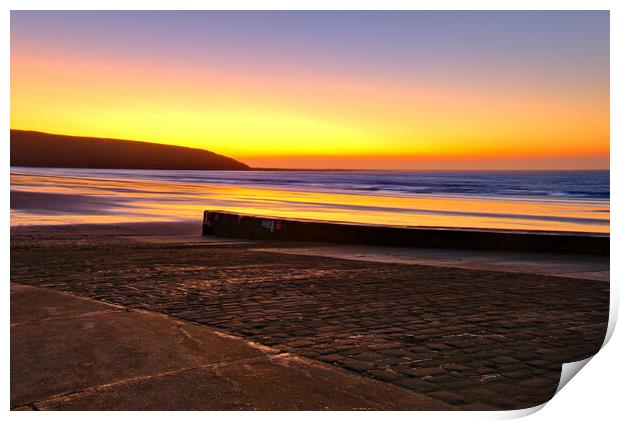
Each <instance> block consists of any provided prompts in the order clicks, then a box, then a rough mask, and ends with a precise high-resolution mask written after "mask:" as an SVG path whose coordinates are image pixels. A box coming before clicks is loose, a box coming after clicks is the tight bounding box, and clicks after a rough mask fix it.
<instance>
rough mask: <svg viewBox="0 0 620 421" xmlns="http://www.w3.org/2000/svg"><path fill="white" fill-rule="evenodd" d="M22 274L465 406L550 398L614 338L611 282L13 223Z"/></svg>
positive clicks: (14, 268)
mask: <svg viewBox="0 0 620 421" xmlns="http://www.w3.org/2000/svg"><path fill="white" fill-rule="evenodd" d="M11 242H12V244H11V280H12V281H13V282H18V283H22V284H29V285H36V286H40V287H48V288H53V289H59V290H63V291H68V292H71V293H74V294H77V295H82V296H86V297H91V298H95V299H98V300H102V301H105V302H109V303H114V304H119V305H123V306H128V307H132V308H145V309H148V310H151V311H156V312H161V313H165V314H169V315H173V316H175V317H177V318H179V319H183V320H188V321H192V322H196V323H200V324H205V325H209V326H213V327H217V328H219V329H221V330H226V331H228V332H231V333H234V334H238V335H242V336H245V337H247V338H251V339H252V340H255V341H257V342H259V343H262V344H265V345H269V346H272V347H275V348H278V349H281V350H283V351H288V352H292V353H295V354H298V355H301V356H305V357H309V358H315V359H317V360H320V361H323V362H328V363H330V364H334V365H336V366H340V367H344V368H346V369H348V370H351V371H353V372H357V373H359V374H361V375H364V376H370V377H373V378H376V379H379V380H382V381H385V382H390V383H393V384H396V385H399V386H402V387H405V388H408V389H412V390H414V391H416V392H420V393H424V394H428V395H429V396H432V397H434V398H437V399H440V400H442V401H444V402H447V403H450V404H453V405H457V406H459V407H461V408H463V409H478V408H489V409H493V408H497V409H517V408H525V407H531V406H534V405H538V404H540V403H543V402H545V401H547V400H549V399H550V398H551V397H552V396H553V393H554V392H555V389H556V387H557V384H558V381H559V378H560V372H561V364H562V363H564V362H569V361H576V360H580V359H583V358H586V357H588V356H590V355H592V354H594V353H595V352H597V351H598V349H599V348H600V346H601V344H602V342H603V339H604V337H605V332H606V329H607V318H608V300H609V284H608V283H604V282H600V281H589V280H581V279H569V278H559V277H546V276H536V275H525V274H517V273H503V272H490V271H476V270H469V269H456V268H445V267H431V266H419V265H405V264H383V263H367V262H358V261H350V260H341V259H329V258H324V257H314V256H295V255H283V254H276V253H268V252H256V251H250V250H247V249H246V247H245V246H240V245H232V246H217V247H216V246H180V245H161V244H160V245H154V244H138V243H133V242H130V241H128V240H119V239H118V238H115V237H110V238H109V239H100V240H99V241H98V242H88V241H84V239H83V238H80V237H79V236H75V237H71V236H68V235H66V236H63V237H58V238H51V239H48V240H45V241H42V240H41V239H39V240H36V238H35V239H33V238H32V237H30V236H27V235H19V234H14V235H12V239H11Z"/></svg>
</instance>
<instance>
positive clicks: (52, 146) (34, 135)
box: [11, 130, 250, 170]
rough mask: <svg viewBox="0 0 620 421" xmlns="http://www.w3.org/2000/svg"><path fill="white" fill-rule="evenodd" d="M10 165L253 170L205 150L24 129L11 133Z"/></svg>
mask: <svg viewBox="0 0 620 421" xmlns="http://www.w3.org/2000/svg"><path fill="white" fill-rule="evenodd" d="M11 165H12V166H22V167H64V168H118V169H121V168H123V169H152V170H247V169H250V167H248V166H247V165H246V164H244V163H242V162H239V161H235V160H234V159H232V158H228V157H226V156H222V155H218V154H216V153H213V152H209V151H206V150H203V149H194V148H184V147H181V146H170V145H160V144H157V143H149V142H138V141H131V140H118V139H101V138H95V137H81V136H64V135H56V134H48V133H41V132H33V131H25V130H11Z"/></svg>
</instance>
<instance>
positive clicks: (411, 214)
mask: <svg viewBox="0 0 620 421" xmlns="http://www.w3.org/2000/svg"><path fill="white" fill-rule="evenodd" d="M13 171H14V172H12V173H11V190H12V198H11V225H33V224H35V225H36V224H70V223H117V222H139V221H170V220H196V221H200V220H201V218H202V212H203V211H204V210H206V209H211V210H225V211H231V212H239V213H247V214H257V215H265V216H280V217H291V218H305V219H318V220H329V221H343V222H357V223H372V224H387V225H398V226H437V227H465V228H468V227H471V228H501V229H532V230H560V231H587V232H609V200H595V199H581V200H575V199H566V198H562V199H557V198H548V197H546V198H532V197H499V196H497V197H493V196H474V195H469V196H465V195H461V196H459V195H439V194H425V195H422V194H420V195H414V194H404V193H400V192H390V193H388V194H385V193H384V194H373V193H363V192H355V193H354V194H353V193H351V192H347V191H344V190H335V191H333V192H329V191H321V190H316V189H314V190H313V189H307V188H304V187H303V186H298V187H295V186H286V187H281V186H274V187H271V188H270V187H268V186H258V187H257V186H252V185H250V186H248V185H236V186H233V185H215V184H197V183H186V182H174V181H160V180H152V179H140V178H137V177H136V178H134V179H130V178H127V177H125V176H124V177H119V178H108V179H105V178H97V179H91V178H85V177H81V176H80V177H76V176H60V175H44V174H42V173H43V172H44V171H45V170H43V169H37V170H36V171H33V173H30V174H29V173H27V171H28V170H27V169H19V172H17V171H15V170H13ZM54 171H58V170H50V173H52V174H54ZM83 171H87V170H83ZM124 173H127V171H124ZM327 187H328V186H327ZM324 190H327V189H324Z"/></svg>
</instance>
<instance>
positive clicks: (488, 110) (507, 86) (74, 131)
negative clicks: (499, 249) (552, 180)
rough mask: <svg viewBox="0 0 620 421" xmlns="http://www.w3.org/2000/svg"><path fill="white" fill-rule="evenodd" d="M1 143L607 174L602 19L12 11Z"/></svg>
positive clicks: (308, 164) (596, 14)
mask: <svg viewBox="0 0 620 421" xmlns="http://www.w3.org/2000/svg"><path fill="white" fill-rule="evenodd" d="M11 127H12V128H14V129H26V130H39V131H44V132H49V133H59V134H70V135H85V136H97V137H112V138H121V139H134V140H145V141H152V142H158V143H167V144H174V145H182V146H191V147H199V148H204V149H209V150H212V151H214V152H217V153H220V154H224V155H228V156H231V157H234V158H237V159H240V160H242V161H244V162H246V163H248V164H250V165H253V166H261V167H287V168H374V169H558V168H580V169H583V168H609V13H608V12H606V11H574V12H566V11H547V12H539V11H536V12H526V11H516V12H515V11H510V12H479V11H464V12H420V11H400V12H385V11H372V12H361V11H342V12H336V11H325V12H321V11H312V12H308V11H306V12H270V11H260V12H220V11H202V12H197V11H188V12H180V11H174V12H170V11H165V12H147V11H136V12H129V11H117V12H104V11H80V12H64V11H44V12H43V11H42V12H37V11H13V12H12V13H11Z"/></svg>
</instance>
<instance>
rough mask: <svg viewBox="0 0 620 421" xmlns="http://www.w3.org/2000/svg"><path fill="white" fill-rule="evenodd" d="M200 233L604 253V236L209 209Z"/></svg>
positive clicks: (244, 236) (286, 239)
mask: <svg viewBox="0 0 620 421" xmlns="http://www.w3.org/2000/svg"><path fill="white" fill-rule="evenodd" d="M203 235H216V236H220V237H231V238H244V239H252V240H280V241H313V242H333V243H352V244H372V245H384V246H414V247H442V248H468V249H489V250H514V251H536V252H562V253H586V254H603V255H605V254H609V235H608V234H595V233H592V234H590V233H578V232H547V231H517V230H490V229H469V228H467V229H465V228H436V227H394V226H384V225H364V224H353V223H343V222H324V221H311V220H301V219H288V218H274V217H264V216H254V215H244V214H238V213H232V212H222V211H209V210H207V211H205V212H204V217H203Z"/></svg>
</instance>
